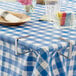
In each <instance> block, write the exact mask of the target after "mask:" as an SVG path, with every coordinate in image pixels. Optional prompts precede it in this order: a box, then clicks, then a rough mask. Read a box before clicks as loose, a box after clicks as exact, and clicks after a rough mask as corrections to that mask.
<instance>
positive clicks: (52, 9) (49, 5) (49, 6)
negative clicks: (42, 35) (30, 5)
mask: <svg viewBox="0 0 76 76" xmlns="http://www.w3.org/2000/svg"><path fill="white" fill-rule="evenodd" d="M45 6H46V16H47V20H48V21H50V22H55V17H56V14H57V12H58V11H59V10H60V8H59V0H45Z"/></svg>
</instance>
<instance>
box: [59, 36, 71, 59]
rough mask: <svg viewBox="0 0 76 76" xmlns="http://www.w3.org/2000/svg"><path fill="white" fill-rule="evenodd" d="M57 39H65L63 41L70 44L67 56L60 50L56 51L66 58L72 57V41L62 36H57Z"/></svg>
mask: <svg viewBox="0 0 76 76" xmlns="http://www.w3.org/2000/svg"><path fill="white" fill-rule="evenodd" d="M59 39H60V40H63V41H65V42H68V43H69V44H70V45H69V56H65V55H63V54H61V53H60V51H58V53H59V54H60V55H62V56H64V57H65V58H67V59H71V58H72V43H71V42H70V41H69V40H67V39H63V38H59Z"/></svg>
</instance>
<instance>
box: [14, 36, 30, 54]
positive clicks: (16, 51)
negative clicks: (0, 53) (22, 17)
mask: <svg viewBox="0 0 76 76" xmlns="http://www.w3.org/2000/svg"><path fill="white" fill-rule="evenodd" d="M27 37H30V36H29V35H28V36H22V37H18V38H16V39H15V54H16V55H21V54H25V53H28V52H23V53H18V40H19V39H22V38H27Z"/></svg>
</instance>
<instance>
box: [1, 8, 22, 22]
mask: <svg viewBox="0 0 76 76" xmlns="http://www.w3.org/2000/svg"><path fill="white" fill-rule="evenodd" d="M0 16H1V17H2V18H3V19H4V20H6V21H8V22H19V21H20V18H18V17H16V16H15V15H13V14H11V13H9V12H8V11H6V10H3V9H0Z"/></svg>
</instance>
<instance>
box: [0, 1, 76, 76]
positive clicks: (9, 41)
mask: <svg viewBox="0 0 76 76" xmlns="http://www.w3.org/2000/svg"><path fill="white" fill-rule="evenodd" d="M0 8H2V9H5V10H9V11H15V12H20V13H25V10H24V9H23V6H22V5H21V4H20V3H18V2H16V3H9V2H0ZM65 8H67V7H64V8H62V9H63V10H64V9H65ZM70 8H72V6H71V7H70ZM44 13H45V6H42V5H38V6H37V7H36V9H35V12H34V13H33V14H30V16H31V21H29V22H26V23H25V24H22V25H20V26H5V25H2V24H0V75H1V76H75V75H76V68H75V67H76V28H64V29H57V28H55V27H53V26H52V23H50V22H47V21H39V20H38V19H39V18H40V17H41V16H42V15H44ZM27 35H29V37H27V38H24V39H20V40H19V41H18V53H22V54H21V55H16V54H15V51H17V50H15V39H16V38H17V37H22V36H27ZM60 37H61V38H64V39H67V40H69V41H70V42H71V43H72V51H73V55H72V58H71V59H67V58H65V57H63V56H62V55H60V54H59V53H58V51H59V50H60V51H61V53H62V54H66V55H68V51H69V46H70V45H69V43H68V42H66V41H63V40H60V39H59V38H60ZM24 51H26V52H27V53H25V54H23V52H24Z"/></svg>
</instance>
